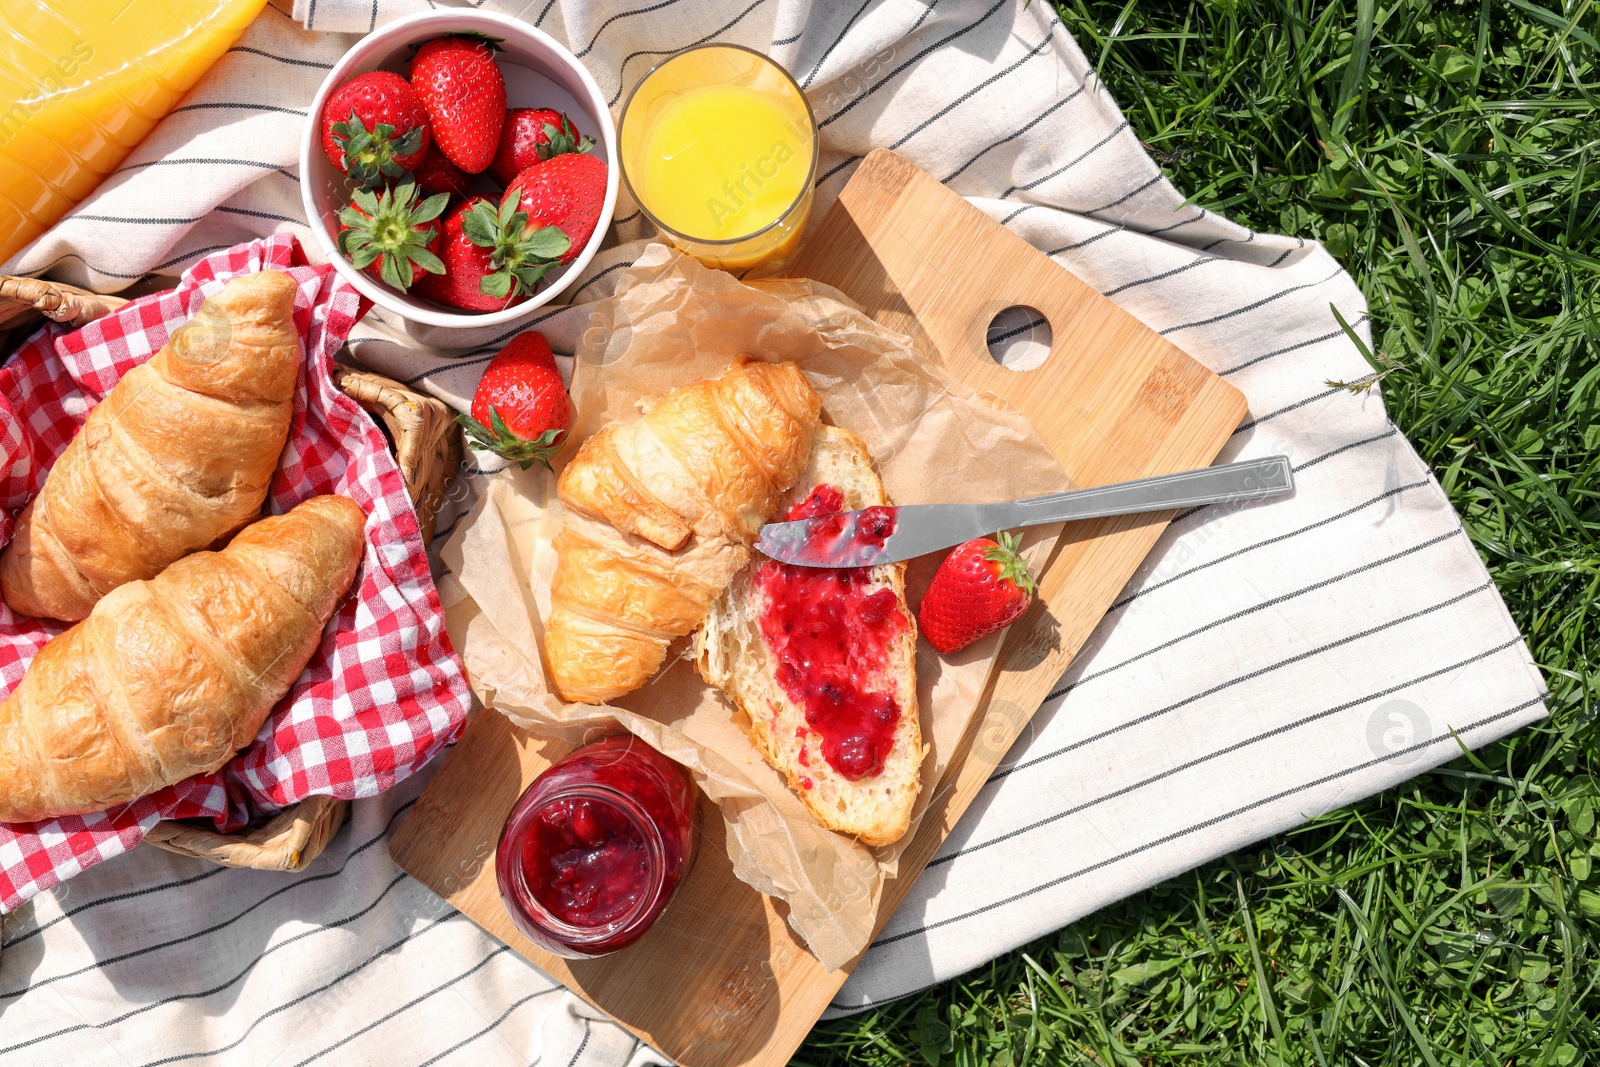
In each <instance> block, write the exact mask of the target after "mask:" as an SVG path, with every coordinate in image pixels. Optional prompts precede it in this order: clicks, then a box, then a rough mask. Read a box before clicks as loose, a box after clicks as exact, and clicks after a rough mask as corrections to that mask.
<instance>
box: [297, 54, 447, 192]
mask: <svg viewBox="0 0 1600 1067" xmlns="http://www.w3.org/2000/svg"><path fill="white" fill-rule="evenodd" d="M322 150H323V152H325V153H327V156H328V161H329V162H331V163H332V164H333V165H334V166H336V167H338V168H339V170H340V171H341V172H342V173H344V174H346V175H348V176H349V177H350V179H351V180H352V181H354V182H356V183H358V184H359V185H360V186H361V187H362V188H363V189H371V188H373V187H374V186H376V185H378V184H379V183H381V182H382V181H383V179H385V178H398V177H399V176H400V175H401V174H403V173H405V172H406V171H408V170H410V169H411V168H412V167H415V166H416V165H417V164H418V163H419V162H421V160H422V157H423V155H424V154H425V153H426V152H427V151H428V112H427V111H426V110H425V109H424V108H423V106H422V101H421V100H420V99H418V98H417V94H416V93H415V92H413V91H412V89H411V86H410V85H408V84H407V83H406V80H405V79H404V78H402V77H400V75H398V74H391V73H390V72H389V71H386V70H374V71H368V72H367V73H366V74H358V75H356V76H355V77H354V78H351V79H350V80H349V81H347V82H345V83H344V84H343V85H341V86H339V88H337V89H335V90H334V91H333V94H332V95H331V96H329V97H328V102H327V104H326V105H324V106H323V108H322Z"/></svg>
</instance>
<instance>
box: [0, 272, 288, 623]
mask: <svg viewBox="0 0 1600 1067" xmlns="http://www.w3.org/2000/svg"><path fill="white" fill-rule="evenodd" d="M294 296H295V283H294V279H293V278H290V277H289V276H288V275H287V274H283V273H281V272H279V271H262V272H261V273H259V274H250V275H246V276H244V277H242V278H236V279H234V280H233V281H231V282H229V283H228V285H227V287H226V288H224V289H223V290H222V291H221V292H220V293H218V294H217V295H216V296H214V297H212V298H211V299H209V300H207V301H206V302H205V303H204V304H202V305H201V306H200V310H199V311H198V312H196V313H195V316H194V318H192V319H190V320H189V322H187V323H185V324H184V325H183V326H182V327H180V328H179V329H178V330H177V332H175V333H174V334H173V335H172V338H171V340H169V341H168V342H167V344H166V345H165V346H164V347H163V348H162V349H161V351H159V352H157V353H156V354H155V355H154V356H152V357H151V358H150V360H149V361H148V362H146V363H144V364H142V365H140V366H138V367H135V368H133V369H132V370H131V371H129V372H128V373H127V374H125V375H123V377H122V380H121V381H120V382H118V383H117V384H116V386H115V387H114V388H113V389H112V390H111V392H110V393H108V394H106V398H105V399H104V400H102V401H101V402H100V403H99V405H98V406H96V407H95V409H94V410H93V411H91V412H90V413H89V418H88V421H87V422H85V423H84V425H83V429H81V430H80V431H79V432H78V435H77V436H76V437H74V438H73V439H72V442H71V443H70V444H69V445H67V448H66V451H64V452H63V453H62V454H61V458H60V459H58V460H57V461H56V463H55V466H53V467H52V468H50V473H49V475H48V477H47V478H46V480H45V484H44V488H43V489H42V490H40V492H39V495H38V496H36V497H35V498H34V499H33V500H32V501H31V502H30V503H29V504H28V506H27V508H25V509H24V510H23V512H22V515H21V516H20V519H19V521H18V523H17V529H16V535H15V537H14V538H13V540H12V542H11V544H10V545H8V546H7V547H6V549H5V552H4V554H3V555H0V594H3V595H4V597H5V601H6V603H7V604H9V605H10V606H11V608H12V610H14V611H18V612H21V613H22V614H24V615H40V616H45V617H47V618H52V619H65V620H67V621H69V622H75V621H77V620H78V619H82V618H84V617H85V616H87V615H88V614H89V610H90V609H91V608H93V607H94V604H95V601H97V600H99V599H100V598H101V597H102V596H104V595H105V594H107V593H109V592H111V590H113V589H115V588H116V587H117V586H119V585H122V584H123V583H124V582H131V581H136V580H139V579H143V578H153V577H155V576H156V575H157V574H160V573H161V570H162V568H164V567H165V566H166V565H167V564H169V563H171V562H173V561H174V560H177V559H182V558H183V557H184V556H186V555H188V554H189V553H190V552H193V551H195V550H196V549H199V548H205V547H206V546H207V545H210V544H211V543H212V542H214V541H216V540H217V539H218V538H219V537H223V536H225V535H227V534H230V533H232V532H234V531H235V530H237V529H239V528H240V527H241V526H243V525H244V524H245V523H247V522H249V521H250V520H251V519H252V518H254V517H255V516H256V515H257V514H259V513H260V511H261V504H262V502H263V501H264V500H265V499H266V496H267V488H268V485H269V483H270V482H271V480H272V474H273V471H275V470H276V469H277V466H278V456H279V454H280V453H281V452H282V451H283V445H284V441H285V440H286V439H287V437H288V434H289V415H290V412H291V410H292V408H293V398H294V386H295V377H296V375H297V374H298V373H299V369H300V338H299V334H298V333H297V332H296V330H295V326H294Z"/></svg>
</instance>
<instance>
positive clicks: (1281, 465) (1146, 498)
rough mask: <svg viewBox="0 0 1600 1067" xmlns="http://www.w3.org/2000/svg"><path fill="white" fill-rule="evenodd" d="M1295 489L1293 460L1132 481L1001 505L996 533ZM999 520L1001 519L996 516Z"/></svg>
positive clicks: (1281, 458) (1283, 458)
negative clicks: (1002, 511)
mask: <svg viewBox="0 0 1600 1067" xmlns="http://www.w3.org/2000/svg"><path fill="white" fill-rule="evenodd" d="M1293 489H1294V474H1293V472H1292V470H1291V468H1290V466H1289V457H1288V456H1268V457H1267V458H1265V459H1252V460H1246V461H1245V462H1243V463H1229V464H1226V465H1225V466H1221V467H1203V468H1201V469H1200V470H1193V471H1182V472H1180V473H1178V474H1163V475H1160V476H1159V477H1155V478H1140V479H1138V480H1137V481H1132V482H1117V483H1115V484H1113V485H1097V486H1095V487H1093V488H1092V489H1073V490H1071V491H1069V492H1065V493H1052V494H1050V495H1049V496H1036V497H1032V498H1030V499H1027V500H1017V501H1013V502H1012V503H1009V504H1004V505H1001V507H1003V508H1004V509H1005V512H1006V515H1007V516H1008V519H1007V521H1002V522H998V523H996V529H1006V528H1009V527H1012V526H1038V525H1040V524H1041V523H1047V522H1069V521H1074V520H1078V519H1098V518H1104V517H1106V516H1109V515H1134V514H1138V513H1140V512H1146V511H1166V510H1167V509H1169V508H1186V507H1195V506H1198V505H1201V504H1222V503H1227V502H1230V501H1236V500H1261V499H1263V498H1265V497H1272V496H1281V495H1283V494H1285V493H1288V492H1291V491H1293ZM996 517H997V518H998V517H999V516H996Z"/></svg>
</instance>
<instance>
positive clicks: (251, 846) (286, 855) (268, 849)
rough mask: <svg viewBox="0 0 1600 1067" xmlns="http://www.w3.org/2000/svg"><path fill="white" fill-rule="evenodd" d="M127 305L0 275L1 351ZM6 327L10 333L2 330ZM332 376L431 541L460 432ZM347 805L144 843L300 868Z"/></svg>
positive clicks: (371, 382)
mask: <svg viewBox="0 0 1600 1067" xmlns="http://www.w3.org/2000/svg"><path fill="white" fill-rule="evenodd" d="M125 303H127V301H126V300H123V299H122V298H121V297H116V296H102V295H99V294H96V293H88V292H85V291H83V290H81V289H75V288H73V287H72V286H70V285H62V284H60V283H59V282H49V281H40V280H37V279H33V278H9V277H4V276H0V353H4V354H9V353H10V351H11V349H12V347H14V346H13V345H11V344H10V343H9V342H10V341H11V340H17V341H20V340H21V339H22V337H23V336H25V334H26V333H31V332H32V331H33V330H34V329H35V328H37V326H38V320H39V319H40V318H41V317H46V316H47V317H49V318H52V319H55V320H56V321H58V322H65V323H68V324H70V325H73V326H82V325H83V324H84V323H87V322H91V321H93V320H94V319H97V318H99V317H100V316H101V315H104V314H106V313H107V312H110V311H113V310H115V309H116V308H119V307H121V306H122V305H123V304H125ZM8 330H9V331H10V337H9V338H8V337H6V336H5V331H8ZM334 381H335V382H336V383H337V384H338V386H339V388H340V389H342V390H344V392H345V393H346V394H347V395H349V396H350V397H352V398H354V399H355V401H356V402H357V403H359V404H360V405H361V406H362V407H363V408H365V409H366V410H367V411H369V412H371V413H372V414H373V415H375V416H377V418H378V420H379V421H380V424H381V425H382V427H383V428H384V430H385V431H386V433H387V434H388V437H389V439H390V441H391V442H392V443H393V445H394V451H395V458H396V459H397V461H398V462H399V466H400V473H401V475H403V476H404V478H405V481H406V489H407V490H408V491H409V492H410V494H411V500H412V502H413V503H414V504H415V505H416V508H417V520H418V522H419V523H420V524H421V526H422V537H423V540H424V541H431V540H433V531H434V521H435V519H436V518H437V517H438V514H439V508H440V506H441V505H442V504H443V503H444V499H445V492H446V490H447V489H448V487H449V482H450V479H451V477H452V476H453V475H454V473H455V471H456V468H457V466H458V465H459V462H460V453H461V435H460V434H459V433H458V432H457V431H456V425H455V419H454V418H453V416H452V413H451V411H450V409H449V408H448V407H446V406H445V404H443V403H442V402H441V401H438V400H435V399H434V398H432V397H429V396H423V395H421V394H419V393H413V392H412V391H411V390H409V389H407V388H406V387H405V386H403V385H401V384H400V383H398V382H393V381H390V380H389V379H387V378H384V377H381V376H379V375H376V374H370V373H368V372H366V371H360V370H355V369H353V368H350V367H345V366H335V368H334ZM348 809H349V804H348V803H347V802H346V801H343V800H337V799H335V798H333V797H324V796H314V797H307V798H306V799H305V800H303V801H301V802H300V803H299V804H296V805H295V806H293V807H291V808H287V809H285V810H284V811H281V812H279V813H278V814H277V815H276V816H274V817H273V818H272V819H271V820H270V821H269V822H267V823H266V824H264V825H262V826H260V827H257V828H256V829H254V830H248V831H246V832H243V833H237V834H219V833H216V832H215V831H213V830H209V829H206V828H205V827H204V825H203V824H200V823H187V822H162V823H157V824H156V826H155V828H154V829H152V830H151V831H150V832H149V833H148V834H147V835H145V840H146V841H148V842H149V843H150V844H152V845H155V846H156V847H157V848H164V849H166V850H167V851H169V852H178V853H181V854H183V855H185V856H197V857H199V858H200V859H205V860H210V861H211V862H212V863H219V864H221V865H222V866H224V867H250V868H254V869H255V870H259V871H298V870H302V869H303V868H304V867H305V866H306V864H308V863H310V862H311V861H312V860H314V859H316V858H317V856H318V855H320V854H321V853H322V850H323V848H325V847H326V846H327V844H328V842H329V840H331V839H332V837H333V835H334V833H336V832H337V831H338V829H339V827H340V826H341V825H342V824H343V823H344V818H345V814H346V813H347V811H348Z"/></svg>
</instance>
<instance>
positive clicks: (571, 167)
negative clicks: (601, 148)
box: [500, 152, 608, 263]
mask: <svg viewBox="0 0 1600 1067" xmlns="http://www.w3.org/2000/svg"><path fill="white" fill-rule="evenodd" d="M607 177H608V172H607V170H606V165H605V162H604V161H603V160H600V159H596V158H595V157H594V156H588V155H582V154H580V153H575V152H569V153H566V154H565V155H559V156H555V157H552V158H551V159H548V160H546V161H544V162H543V163H536V164H534V165H533V166H531V167H528V168H526V169H525V170H523V172H522V173H521V174H518V175H517V176H516V178H515V179H514V180H513V181H512V182H511V184H510V185H508V186H507V187H506V192H505V196H504V198H503V199H502V200H501V201H500V202H501V204H502V205H504V204H505V203H506V202H508V201H510V200H512V199H513V198H514V197H520V202H521V206H522V209H523V210H525V211H526V212H527V213H528V225H529V226H530V227H534V228H537V227H539V226H555V227H557V228H558V229H560V230H561V232H562V233H564V234H566V235H567V240H569V241H570V242H572V244H571V246H570V247H569V248H568V249H567V250H566V252H565V253H564V254H563V255H562V257H561V262H563V263H571V262H572V261H573V260H574V259H577V258H578V253H580V252H582V251H583V248H584V246H585V245H587V244H588V243H589V238H590V236H592V235H593V234H594V228H595V226H596V224H598V223H599V221H600V209H601V208H602V207H603V206H605V202H606V179H607Z"/></svg>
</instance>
